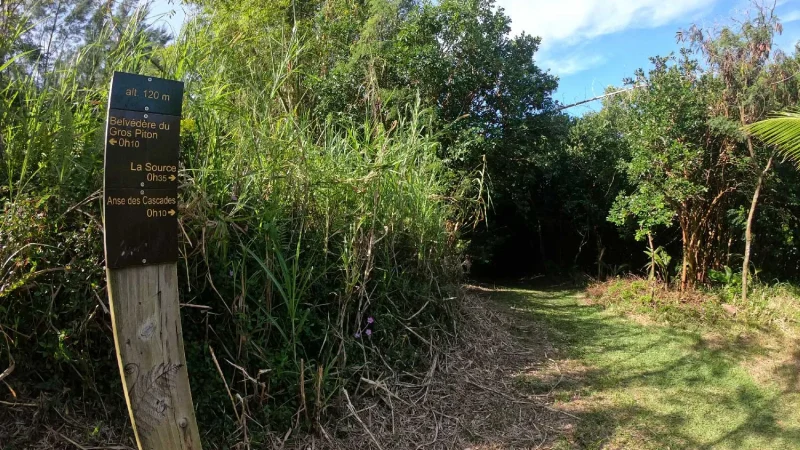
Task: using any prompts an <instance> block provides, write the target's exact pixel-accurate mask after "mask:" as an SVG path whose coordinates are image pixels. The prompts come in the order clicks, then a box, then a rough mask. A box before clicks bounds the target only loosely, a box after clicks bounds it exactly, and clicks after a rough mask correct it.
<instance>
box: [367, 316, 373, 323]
mask: <svg viewBox="0 0 800 450" xmlns="http://www.w3.org/2000/svg"><path fill="white" fill-rule="evenodd" d="M367 323H375V318H374V317H372V316H369V317H367Z"/></svg>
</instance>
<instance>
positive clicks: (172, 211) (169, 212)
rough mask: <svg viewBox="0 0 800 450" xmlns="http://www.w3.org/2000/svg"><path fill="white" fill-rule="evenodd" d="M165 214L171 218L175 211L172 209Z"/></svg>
mask: <svg viewBox="0 0 800 450" xmlns="http://www.w3.org/2000/svg"><path fill="white" fill-rule="evenodd" d="M167 214H169V216H170V217H172V216H174V215H175V210H174V209H170V210H169V211H167Z"/></svg>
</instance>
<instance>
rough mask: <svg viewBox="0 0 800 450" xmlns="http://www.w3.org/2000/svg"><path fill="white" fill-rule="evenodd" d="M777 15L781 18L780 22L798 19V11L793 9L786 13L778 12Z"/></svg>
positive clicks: (799, 13) (799, 14) (799, 17)
mask: <svg viewBox="0 0 800 450" xmlns="http://www.w3.org/2000/svg"><path fill="white" fill-rule="evenodd" d="M778 17H779V18H780V19H781V22H782V23H790V22H796V21H798V20H800V11H798V10H796V9H795V10H794V11H789V12H788V13H786V14H778Z"/></svg>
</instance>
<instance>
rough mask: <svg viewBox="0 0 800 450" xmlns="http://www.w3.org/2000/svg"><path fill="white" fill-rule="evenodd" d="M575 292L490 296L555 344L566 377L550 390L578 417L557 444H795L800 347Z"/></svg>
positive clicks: (799, 434) (799, 432) (798, 443)
mask: <svg viewBox="0 0 800 450" xmlns="http://www.w3.org/2000/svg"><path fill="white" fill-rule="evenodd" d="M581 297H582V296H581V295H580V294H578V293H576V292H571V291H558V290H554V291H537V290H526V289H510V290H502V291H499V292H497V293H495V295H494V298H495V299H498V300H500V301H502V302H503V303H506V304H510V305H511V306H512V307H513V309H514V310H516V311H518V312H521V314H524V315H525V318H526V319H532V320H534V321H536V322H539V323H541V324H542V325H543V326H544V327H545V328H546V330H547V334H548V337H549V339H550V340H551V342H552V343H553V344H555V346H556V347H557V348H559V349H560V351H561V355H560V357H561V358H560V359H561V360H562V361H564V362H562V363H561V364H562V367H566V369H564V371H565V372H566V373H564V377H565V379H567V380H568V381H569V382H561V383H559V384H558V386H557V387H556V389H555V390H554V392H553V397H554V399H555V402H556V404H555V406H556V407H558V408H560V409H563V410H565V411H569V412H570V413H572V414H574V415H576V416H578V417H579V418H580V419H581V420H580V421H578V422H577V423H576V427H575V429H574V433H572V434H571V435H568V436H566V437H565V438H564V439H563V441H561V442H560V443H559V445H561V446H563V447H564V448H570V447H577V448H626V449H627V448H635V449H648V448H652V449H676V448H690V449H792V448H800V392H799V391H798V389H799V388H800V386H799V385H798V377H799V376H800V375H799V374H798V371H797V369H798V367H800V352H797V351H795V352H794V353H792V351H790V350H788V348H789V347H787V346H784V347H782V350H780V349H781V347H780V346H778V349H779V350H777V351H776V348H775V346H774V345H770V344H769V343H768V342H767V341H769V339H768V338H767V337H766V336H760V335H758V334H753V335H749V336H742V335H734V334H731V335H719V334H718V333H715V334H714V335H713V338H712V337H711V336H710V335H709V334H707V333H703V332H702V331H700V330H695V331H688V330H684V329H678V328H674V327H670V326H663V325H655V324H648V323H647V322H645V323H644V324H640V323H638V322H639V321H634V320H632V319H630V318H624V317H619V316H615V315H613V314H612V313H610V312H608V311H606V310H603V309H602V308H601V307H599V306H589V305H586V304H584V302H582V301H581ZM776 358H777V359H776ZM567 360H568V361H569V362H566V361H567ZM776 361H777V362H776ZM770 362H772V364H770ZM576 365H577V366H579V367H580V368H581V369H580V370H574V367H575V366H576ZM763 367H768V369H764V368H763ZM570 368H573V369H572V373H570V370H571V369H570ZM759 368H761V370H760V371H759ZM525 377H527V378H533V380H530V383H531V386H532V389H533V390H534V391H541V390H542V389H541V386H539V384H537V382H536V375H530V374H529V375H525Z"/></svg>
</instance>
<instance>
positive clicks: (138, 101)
mask: <svg viewBox="0 0 800 450" xmlns="http://www.w3.org/2000/svg"><path fill="white" fill-rule="evenodd" d="M109 100H110V101H109V104H110V105H111V106H110V107H111V108H116V109H127V110H130V111H140V112H151V113H156V114H168V115H170V116H179V117H180V115H181V106H182V105H183V83H182V82H180V81H174V80H165V79H163V78H156V77H146V76H143V75H135V74H132V73H125V72H114V78H113V79H112V80H111V94H110V99H109Z"/></svg>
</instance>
